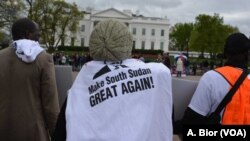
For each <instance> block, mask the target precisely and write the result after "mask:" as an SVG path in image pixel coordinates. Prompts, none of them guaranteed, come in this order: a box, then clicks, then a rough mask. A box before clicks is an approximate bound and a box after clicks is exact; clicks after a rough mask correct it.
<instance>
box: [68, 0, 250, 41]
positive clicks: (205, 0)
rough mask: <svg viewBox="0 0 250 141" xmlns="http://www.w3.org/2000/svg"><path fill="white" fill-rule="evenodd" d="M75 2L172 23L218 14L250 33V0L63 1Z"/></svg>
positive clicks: (227, 21) (82, 6) (225, 21)
mask: <svg viewBox="0 0 250 141" xmlns="http://www.w3.org/2000/svg"><path fill="white" fill-rule="evenodd" d="M66 1H68V2H75V3H76V4H77V5H78V6H80V7H81V8H86V7H92V8H94V9H95V10H105V9H107V8H111V7H113V8H116V9H117V10H120V11H122V10H124V9H129V10H131V11H132V12H133V13H136V11H137V10H139V11H140V14H142V15H144V16H146V17H147V16H148V17H165V16H167V17H168V19H169V20H170V24H171V26H172V25H174V24H175V23H185V22H195V17H196V16H197V15H199V14H208V15H211V16H212V15H213V14H214V13H217V14H219V15H220V16H221V17H223V19H224V23H225V24H230V25H232V26H237V27H238V28H239V30H240V31H241V32H243V33H245V34H246V35H247V36H248V37H249V36H250V0H66Z"/></svg>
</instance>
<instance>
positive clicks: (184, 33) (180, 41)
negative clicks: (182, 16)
mask: <svg viewBox="0 0 250 141" xmlns="http://www.w3.org/2000/svg"><path fill="white" fill-rule="evenodd" d="M171 30H172V31H171V33H170V35H169V37H170V48H172V49H177V50H179V51H184V50H187V53H188V44H189V41H190V36H191V32H192V30H193V23H177V24H175V25H174V27H172V29H171Z"/></svg>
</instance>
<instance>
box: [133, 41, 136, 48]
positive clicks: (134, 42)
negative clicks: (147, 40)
mask: <svg viewBox="0 0 250 141" xmlns="http://www.w3.org/2000/svg"><path fill="white" fill-rule="evenodd" d="M135 44H136V41H133V49H135Z"/></svg>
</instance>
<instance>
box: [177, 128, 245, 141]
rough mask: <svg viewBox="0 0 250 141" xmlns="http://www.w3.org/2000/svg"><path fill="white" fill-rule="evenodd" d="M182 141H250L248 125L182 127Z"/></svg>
mask: <svg viewBox="0 0 250 141" xmlns="http://www.w3.org/2000/svg"><path fill="white" fill-rule="evenodd" d="M182 137H183V141H196V140H199V141H202V139H209V140H212V141H229V140H230V141H231V140H233V141H250V125H183V130H182Z"/></svg>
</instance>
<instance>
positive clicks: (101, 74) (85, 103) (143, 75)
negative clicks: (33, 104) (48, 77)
mask: <svg viewBox="0 0 250 141" xmlns="http://www.w3.org/2000/svg"><path fill="white" fill-rule="evenodd" d="M172 104H173V103H172V84H171V74H170V71H169V69H168V68H167V67H166V66H164V65H163V64H162V63H147V64H146V63H144V62H142V61H140V60H136V59H127V60H124V61H123V62H122V65H117V64H109V63H106V64H104V62H103V61H91V62H88V63H86V64H85V65H84V66H83V68H82V69H81V71H80V73H79V74H78V76H77V78H76V80H75V82H74V84H73V85H72V88H71V89H70V90H69V94H68V101H67V107H66V131H67V141H172V139H173V129H172V108H173V107H172Z"/></svg>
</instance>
